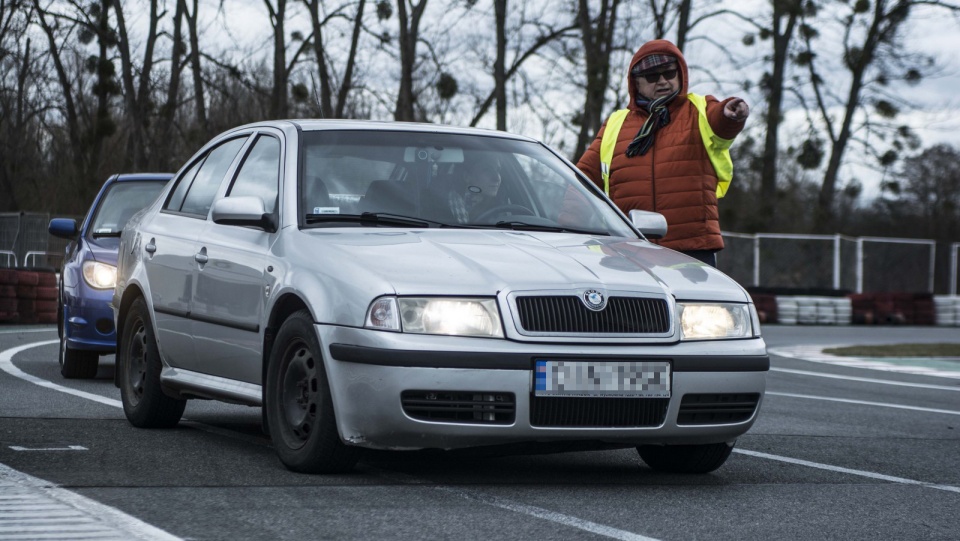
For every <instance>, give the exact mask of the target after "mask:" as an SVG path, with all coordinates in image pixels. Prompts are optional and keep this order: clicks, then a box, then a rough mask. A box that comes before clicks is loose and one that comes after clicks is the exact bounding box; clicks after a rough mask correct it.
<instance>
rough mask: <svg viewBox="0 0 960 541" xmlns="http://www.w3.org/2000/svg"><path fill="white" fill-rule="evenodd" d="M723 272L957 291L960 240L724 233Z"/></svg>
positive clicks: (858, 288) (779, 281)
mask: <svg viewBox="0 0 960 541" xmlns="http://www.w3.org/2000/svg"><path fill="white" fill-rule="evenodd" d="M723 237H724V242H725V244H726V248H725V249H724V250H723V251H721V252H720V254H719V256H718V257H717V263H718V266H719V268H720V270H722V271H724V272H725V273H727V274H728V275H730V276H731V277H733V278H734V279H735V280H737V281H738V282H740V283H741V284H743V285H744V286H754V287H765V288H795V289H831V290H837V291H850V292H854V293H864V292H897V291H899V292H922V293H949V294H950V295H955V294H956V293H957V284H958V281H960V276H958V268H957V266H958V252H960V242H954V243H938V242H936V241H933V240H925V239H902V238H892V237H848V236H845V235H801V234H780V233H756V234H744V233H730V232H724V233H723Z"/></svg>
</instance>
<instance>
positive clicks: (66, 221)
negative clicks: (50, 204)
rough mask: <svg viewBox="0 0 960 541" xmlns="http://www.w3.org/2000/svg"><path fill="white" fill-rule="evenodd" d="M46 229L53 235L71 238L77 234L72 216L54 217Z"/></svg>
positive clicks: (75, 222)
mask: <svg viewBox="0 0 960 541" xmlns="http://www.w3.org/2000/svg"><path fill="white" fill-rule="evenodd" d="M47 231H48V232H49V233H50V234H51V235H53V236H54V237H60V238H61V239H73V238H76V236H77V232H78V231H77V221H76V220H74V219H73V218H54V219H52V220H50V225H48V226H47Z"/></svg>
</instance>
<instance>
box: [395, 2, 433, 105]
mask: <svg viewBox="0 0 960 541" xmlns="http://www.w3.org/2000/svg"><path fill="white" fill-rule="evenodd" d="M426 9H427V0H420V1H419V2H416V3H415V2H413V1H412V0H397V20H398V23H399V25H400V35H399V40H398V41H399V42H398V44H397V46H398V47H399V48H400V88H399V89H398V90H397V105H396V109H395V110H394V114H393V118H394V120H400V121H408V122H410V121H415V120H423V119H418V118H417V116H416V94H415V92H414V88H413V85H414V76H413V75H414V71H415V70H416V66H417V43H418V42H419V40H420V21H421V20H422V19H423V12H424V10H426Z"/></svg>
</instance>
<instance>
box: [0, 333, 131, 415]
mask: <svg viewBox="0 0 960 541" xmlns="http://www.w3.org/2000/svg"><path fill="white" fill-rule="evenodd" d="M59 343H60V340H47V341H45V342H33V343H31V344H24V345H22V346H18V347H15V348H12V349H7V350H4V351H2V352H0V370H3V371H4V372H6V373H8V374H10V375H11V376H14V377H17V378H20V379H22V380H24V381H29V382H30V383H33V384H35V385H39V386H41V387H46V388H47V389H53V390H54V391H60V392H61V393H67V394H72V395H73V396H79V397H80V398H86V399H87V400H93V401H94V402H99V403H101V404H105V405H107V406H114V407H117V408H122V407H123V404H122V403H121V402H120V401H119V400H114V399H112V398H107V397H104V396H100V395H98V394H94V393H87V392H84V391H78V390H77V389H71V388H69V387H64V386H62V385H57V384H56V383H54V382H52V381H47V380H45V379H42V378H38V377H36V376H33V375H31V374H27V373H26V372H24V371H23V370H20V369H19V368H17V367H16V366H15V365H14V364H13V356H14V355H16V354H17V353H20V352H21V351H24V350H27V349H30V348H36V347H41V346H49V345H51V344H59Z"/></svg>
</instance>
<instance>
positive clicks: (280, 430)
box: [263, 310, 360, 473]
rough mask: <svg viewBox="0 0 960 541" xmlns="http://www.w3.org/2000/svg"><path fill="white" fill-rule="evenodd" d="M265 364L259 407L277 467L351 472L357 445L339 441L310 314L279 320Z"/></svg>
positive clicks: (358, 454) (357, 456)
mask: <svg viewBox="0 0 960 541" xmlns="http://www.w3.org/2000/svg"><path fill="white" fill-rule="evenodd" d="M268 362H269V364H268V365H267V380H266V389H265V393H264V394H265V400H264V404H263V407H264V409H265V410H266V417H267V421H268V423H269V427H270V436H271V438H272V439H273V442H274V447H275V448H276V450H277V455H278V456H279V457H280V461H281V462H282V463H283V465H284V466H286V467H287V468H288V469H290V470H293V471H297V472H302V473H340V472H346V471H349V470H351V469H352V468H353V466H354V464H356V462H357V459H358V458H359V456H360V449H359V448H357V447H352V446H348V445H345V444H344V443H343V442H342V441H340V434H339V433H338V432H337V422H336V417H335V415H334V411H333V399H332V398H331V397H330V384H329V382H328V381H327V374H326V370H325V369H324V366H323V355H322V354H321V348H320V341H319V340H318V339H317V335H316V332H315V331H314V329H313V320H312V318H311V317H310V312H308V311H307V310H301V311H300V312H297V313H295V314H293V315H292V316H290V317H289V318H288V319H287V320H286V321H284V322H283V325H282V326H281V327H280V331H279V332H278V333H277V338H276V340H275V341H274V343H273V350H272V351H271V352H270V359H269V361H268Z"/></svg>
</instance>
